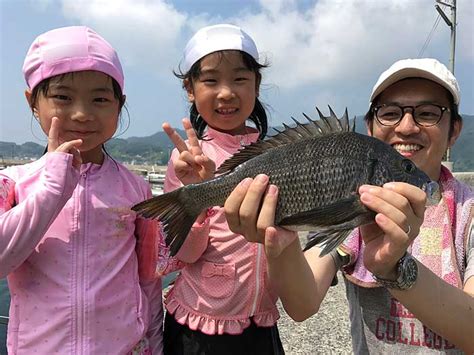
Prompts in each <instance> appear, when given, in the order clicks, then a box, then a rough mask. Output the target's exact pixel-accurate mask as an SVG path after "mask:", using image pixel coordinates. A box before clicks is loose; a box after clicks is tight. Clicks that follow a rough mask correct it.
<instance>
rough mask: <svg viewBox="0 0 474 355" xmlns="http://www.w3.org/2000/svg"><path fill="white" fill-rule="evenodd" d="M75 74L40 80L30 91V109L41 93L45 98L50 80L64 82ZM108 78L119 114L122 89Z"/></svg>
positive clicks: (122, 100) (123, 103) (121, 104)
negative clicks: (117, 103) (116, 101)
mask: <svg viewBox="0 0 474 355" xmlns="http://www.w3.org/2000/svg"><path fill="white" fill-rule="evenodd" d="M74 73H75V72H70V73H65V74H59V75H56V76H53V77H51V78H46V79H44V80H42V81H41V82H40V83H39V84H38V85H36V86H35V87H34V88H33V90H31V102H30V108H31V110H33V108H34V105H35V104H36V102H37V100H38V96H39V94H40V93H41V94H42V95H43V96H47V95H48V92H49V84H50V83H51V80H53V79H58V81H59V82H61V81H62V80H64V79H65V78H66V77H68V76H74ZM109 78H110V79H111V80H112V88H113V90H114V97H115V98H116V99H117V100H118V102H119V112H121V111H122V107H123V106H124V105H125V98H124V96H123V93H122V88H121V87H120V85H119V83H118V82H117V81H116V80H115V79H114V78H112V77H111V76H109Z"/></svg>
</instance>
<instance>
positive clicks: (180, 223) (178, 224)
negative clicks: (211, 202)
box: [132, 188, 201, 256]
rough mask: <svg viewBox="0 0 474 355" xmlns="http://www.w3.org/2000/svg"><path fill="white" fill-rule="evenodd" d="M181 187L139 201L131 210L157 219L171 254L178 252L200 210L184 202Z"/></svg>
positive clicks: (183, 193)
mask: <svg viewBox="0 0 474 355" xmlns="http://www.w3.org/2000/svg"><path fill="white" fill-rule="evenodd" d="M184 195H185V192H184V191H183V189H182V188H179V189H176V190H174V191H171V192H168V193H165V194H163V195H160V196H156V197H153V198H150V199H148V200H145V201H143V202H140V203H138V204H136V205H135V206H133V207H132V210H134V211H135V212H137V213H138V214H139V215H140V216H142V217H145V218H156V219H158V220H159V221H160V222H161V224H162V227H163V230H164V232H165V234H166V237H165V242H166V245H167V246H168V247H169V248H170V254H171V256H174V255H176V254H177V253H178V251H179V249H180V248H181V246H182V245H183V243H184V241H185V240H186V237H187V235H188V234H189V231H190V230H191V227H192V225H193V223H194V221H195V220H196V218H197V217H198V215H199V213H200V212H201V211H200V210H199V209H197V208H196V206H195V204H192V203H189V202H186V199H185V198H184V197H185V196H184Z"/></svg>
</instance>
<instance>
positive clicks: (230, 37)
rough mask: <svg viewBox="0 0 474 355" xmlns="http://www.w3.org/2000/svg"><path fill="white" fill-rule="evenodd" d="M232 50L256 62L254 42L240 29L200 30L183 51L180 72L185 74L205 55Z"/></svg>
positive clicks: (210, 28)
mask: <svg viewBox="0 0 474 355" xmlns="http://www.w3.org/2000/svg"><path fill="white" fill-rule="evenodd" d="M232 49H233V50H238V51H243V52H245V53H248V54H249V55H251V56H252V57H253V58H254V59H255V60H256V61H258V50H257V46H256V45H255V42H254V41H253V39H252V38H251V37H250V36H249V35H248V34H247V33H245V32H244V31H243V30H242V29H241V28H240V27H237V26H234V25H228V24H220V25H214V26H208V27H204V28H201V29H200V30H199V31H197V32H196V33H195V34H194V36H193V37H192V38H191V39H190V40H189V42H188V44H187V45H186V48H185V49H184V58H183V62H182V65H181V70H182V71H183V73H187V72H188V71H189V69H191V67H192V66H193V64H194V63H196V62H197V61H198V60H199V59H201V58H203V57H205V56H206V55H208V54H210V53H214V52H217V51H222V50H232Z"/></svg>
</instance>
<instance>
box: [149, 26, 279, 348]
mask: <svg viewBox="0 0 474 355" xmlns="http://www.w3.org/2000/svg"><path fill="white" fill-rule="evenodd" d="M263 67H265V65H263V64H260V63H259V62H258V51H257V47H256V45H255V43H254V41H253V40H252V38H251V37H250V36H249V35H248V34H247V33H245V32H244V31H242V30H241V29H240V28H239V27H237V26H233V25H227V24H222V25H215V26H209V27H205V28H202V29H201V30H199V31H198V32H197V33H196V34H195V35H194V36H193V37H192V38H191V40H190V41H189V42H188V44H187V46H186V49H185V53H184V59H183V61H182V63H181V67H180V73H179V74H177V76H178V77H179V78H181V79H183V87H184V88H185V90H186V92H187V95H188V99H189V101H190V102H191V103H192V106H191V109H190V121H189V120H183V126H184V129H185V131H186V134H187V138H188V140H187V141H183V140H182V139H181V137H180V136H179V135H178V134H177V133H176V131H175V130H174V129H173V128H171V127H170V125H169V124H164V125H163V129H164V130H165V132H166V133H167V134H168V135H169V137H170V138H171V140H172V141H173V143H174V144H175V146H176V149H174V150H173V153H172V155H171V159H170V162H169V165H168V171H167V175H166V179H165V192H169V191H171V190H174V189H176V188H178V187H180V186H182V185H185V184H191V183H196V182H201V181H203V180H206V179H209V178H211V177H213V176H214V171H215V168H216V166H219V165H220V164H222V162H224V160H226V159H227V158H229V157H230V156H231V155H232V154H234V153H236V152H237V151H238V149H239V148H241V147H242V146H243V145H248V144H250V143H252V142H255V141H256V140H258V139H261V138H263V137H264V136H265V134H266V131H267V115H266V113H265V110H264V108H263V106H262V104H261V103H260V101H259V100H258V95H259V87H260V82H261V73H260V70H261V69H262V68H263ZM249 120H250V121H251V122H253V126H255V128H254V127H251V126H249V125H247V123H248V122H247V121H249ZM160 250H162V251H163V249H160ZM176 268H181V272H180V275H179V276H178V278H177V281H176V282H175V284H174V286H173V288H172V289H171V291H170V292H169V293H168V295H167V297H166V301H165V303H166V309H167V315H166V319H165V331H164V349H165V353H166V354H282V353H283V347H282V344H281V341H280V337H279V334H278V329H277V326H276V323H277V320H278V318H279V313H278V310H277V307H276V301H277V297H276V294H275V293H274V291H273V289H272V287H271V286H270V285H269V283H268V277H267V272H266V270H267V267H266V259H265V253H264V251H263V247H262V246H261V245H257V244H254V243H248V242H247V241H246V239H245V238H244V237H243V236H242V235H240V234H236V233H233V232H232V231H230V229H229V227H228V225H227V221H226V219H225V216H224V213H223V209H222V208H219V207H214V208H211V209H209V210H208V211H207V212H204V213H202V214H201V215H200V216H199V217H198V218H197V220H196V222H195V223H194V225H193V226H192V228H191V232H190V234H189V235H188V237H187V239H186V241H185V242H184V244H183V246H182V247H181V249H180V250H179V252H178V253H177V254H176V258H170V259H166V258H165V259H161V264H160V265H159V268H158V269H159V270H161V272H163V273H167V272H169V271H170V270H173V269H176Z"/></svg>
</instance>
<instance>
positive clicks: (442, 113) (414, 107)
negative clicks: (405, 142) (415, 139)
mask: <svg viewBox="0 0 474 355" xmlns="http://www.w3.org/2000/svg"><path fill="white" fill-rule="evenodd" d="M426 105H431V106H436V107H437V108H439V109H440V110H441V114H440V115H439V118H438V120H437V121H436V122H434V123H432V124H422V123H420V122H418V120H417V118H416V117H415V110H416V109H417V108H418V107H421V106H426ZM387 106H396V107H398V108H399V109H400V110H401V111H402V115H401V116H400V118H399V119H398V120H397V121H394V123H392V124H387V123H383V122H381V121H380V118H379V117H378V115H377V112H378V111H379V110H380V109H381V108H382V107H387ZM407 109H411V116H412V117H413V121H414V122H415V123H416V125H418V126H420V127H433V126H436V125H437V124H438V123H439V122H440V121H441V119H442V118H443V116H444V113H445V112H451V110H450V109H449V107H446V106H441V105H438V104H431V103H424V104H420V105H416V106H401V105H398V104H382V105H378V106H375V107H373V108H372V112H373V114H374V117H375V119H376V120H377V122H378V123H380V124H381V125H382V126H385V127H394V126H397V125H399V124H400V122H401V121H402V119H403V117H405V113H406V111H407Z"/></svg>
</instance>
